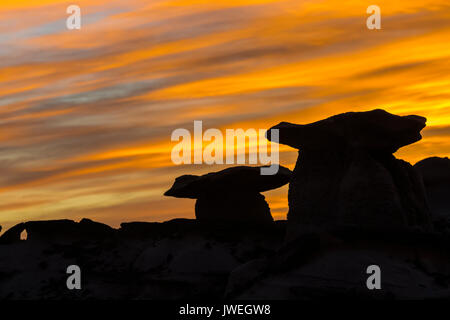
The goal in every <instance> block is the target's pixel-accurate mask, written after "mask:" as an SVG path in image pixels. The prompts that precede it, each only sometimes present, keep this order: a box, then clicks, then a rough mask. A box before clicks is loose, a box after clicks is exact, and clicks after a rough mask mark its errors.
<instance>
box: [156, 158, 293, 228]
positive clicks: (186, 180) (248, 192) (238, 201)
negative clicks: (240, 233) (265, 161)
mask: <svg viewBox="0 0 450 320" xmlns="http://www.w3.org/2000/svg"><path fill="white" fill-rule="evenodd" d="M260 168H261V167H246V166H238V167H231V168H227V169H224V170H222V171H218V172H212V173H208V174H205V175H203V176H194V175H183V176H181V177H178V178H176V179H175V182H174V184H173V186H172V187H171V188H170V189H169V190H168V191H166V193H164V195H165V196H171V197H177V198H191V199H197V201H196V203H195V216H196V218H197V219H198V220H205V221H208V220H222V221H240V222H261V223H266V222H272V221H273V218H272V215H271V214H270V208H269V205H268V204H267V202H266V201H265V200H264V196H263V195H262V194H261V193H260V192H264V191H268V190H271V189H275V188H279V187H281V186H283V185H285V184H286V183H288V182H289V179H290V177H291V171H290V170H289V169H287V168H285V167H282V166H280V168H279V170H278V173H276V174H275V175H261V172H260Z"/></svg>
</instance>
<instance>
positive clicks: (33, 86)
mask: <svg viewBox="0 0 450 320" xmlns="http://www.w3.org/2000/svg"><path fill="white" fill-rule="evenodd" d="M70 4H72V2H68V1H58V0H39V1H37V0H36V1H35V0H20V1H8V2H7V3H2V4H1V5H0V190H1V193H0V224H1V225H2V226H3V227H8V226H11V225H12V224H14V223H17V222H20V221H25V220H30V219H53V218H66V217H67V218H73V219H78V218H82V217H89V218H92V219H97V220H101V221H104V222H107V223H111V224H113V225H117V224H118V223H119V222H121V221H131V220H165V219H169V218H174V217H193V202H192V201H191V200H174V199H165V198H164V197H163V196H162V193H163V191H164V190H165V189H167V188H168V187H169V186H170V185H171V183H172V181H173V179H174V178H175V177H176V176H178V175H181V174H184V173H198V174H200V173H206V172H208V171H211V170H219V169H221V168H222V167H218V166H216V167H209V166H194V165H192V166H181V167H175V166H174V165H173V164H172V163H171V161H170V150H171V147H172V146H173V144H172V143H171V141H170V135H171V132H172V131H173V130H174V129H175V128H187V129H191V128H192V125H193V121H194V120H203V123H204V127H205V129H207V128H212V127H214V128H220V129H225V128H244V129H246V128H269V127H271V126H272V125H273V124H276V123H278V122H279V121H290V122H297V123H308V122H312V121H316V120H319V119H322V118H324V117H328V116H331V115H333V114H337V113H341V112H345V111H361V110H370V109H374V108H384V109H387V110H388V111H390V112H393V113H397V114H402V115H404V114H420V115H423V116H425V117H427V118H428V122H427V124H428V126H427V128H426V129H425V130H424V132H423V136H424V139H423V140H422V141H420V142H419V143H416V144H413V145H411V146H408V147H405V148H402V149H401V150H400V151H399V152H398V154H397V156H398V157H401V158H404V159H405V160H408V161H410V162H412V163H415V162H416V161H418V160H420V159H422V158H424V157H427V156H433V155H436V156H448V155H449V153H450V139H449V135H450V130H449V127H450V99H449V98H450V89H449V88H450V86H449V84H450V64H449V63H448V61H449V58H450V43H449V41H448V39H450V5H449V4H448V3H447V1H444V0H430V1H418V0H413V1H396V2H394V1H385V0H383V1H378V2H377V5H378V6H380V8H381V14H382V30H379V31H370V30H367V29H366V27H365V19H366V16H367V15H366V13H365V11H366V4H364V3H361V2H360V1H345V2H341V1H335V0H327V1H312V0H311V1H269V0H259V1H258V0H248V1H245V0H244V1H229V0H228V1H225V0H224V1H214V2H212V1H203V0H186V1H183V0H180V1H163V0H153V1H145V0H127V1H125V0H115V1H106V0H89V1H88V0H80V1H77V4H78V5H79V6H80V7H81V10H82V29H81V30H79V31H70V30H66V29H65V19H66V18H67V14H66V8H67V6H68V5H70ZM281 151H282V155H281V161H282V164H283V165H287V166H288V167H290V168H293V166H294V164H295V159H296V150H292V149H290V148H288V147H285V146H282V147H281ZM286 195H287V188H286V187H284V188H281V189H279V190H275V191H271V192H268V193H267V195H266V196H267V198H268V199H269V201H270V204H271V207H272V212H273V214H274V216H275V217H276V218H284V217H285V215H286V212H287V200H286Z"/></svg>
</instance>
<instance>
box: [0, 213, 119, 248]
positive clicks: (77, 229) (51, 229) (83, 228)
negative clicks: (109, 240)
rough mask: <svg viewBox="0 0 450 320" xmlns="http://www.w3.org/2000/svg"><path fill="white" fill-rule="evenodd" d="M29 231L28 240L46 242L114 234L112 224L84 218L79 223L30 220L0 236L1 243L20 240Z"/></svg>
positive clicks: (99, 237)
mask: <svg viewBox="0 0 450 320" xmlns="http://www.w3.org/2000/svg"><path fill="white" fill-rule="evenodd" d="M24 230H25V231H27V240H33V241H44V242H53V241H58V242H73V241H77V240H84V239H91V240H92V239H101V238H103V237H105V236H109V235H112V234H113V233H114V231H115V230H114V229H112V228H111V227H110V226H108V225H106V224H103V223H99V222H94V221H92V220H90V219H82V220H81V221H80V222H79V223H76V222H74V221H72V220H66V219H64V220H49V221H29V222H25V223H19V224H17V225H15V226H14V227H12V228H10V229H9V230H7V231H5V233H4V234H3V235H2V236H1V237H0V244H8V243H15V242H20V234H21V233H22V232H23V231H24Z"/></svg>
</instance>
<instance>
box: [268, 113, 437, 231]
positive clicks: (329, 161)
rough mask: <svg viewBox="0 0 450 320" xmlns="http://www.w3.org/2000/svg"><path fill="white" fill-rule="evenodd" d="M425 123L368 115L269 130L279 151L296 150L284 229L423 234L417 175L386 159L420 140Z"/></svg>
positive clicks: (425, 220)
mask: <svg viewBox="0 0 450 320" xmlns="http://www.w3.org/2000/svg"><path fill="white" fill-rule="evenodd" d="M425 122H426V119H425V118H423V117H419V116H413V115H412V116H403V117H401V116H397V115H393V114H390V113H388V112H386V111H384V110H372V111H367V112H348V113H343V114H339V115H336V116H333V117H330V118H328V119H325V120H321V121H318V122H314V123H311V124H306V125H296V124H290V123H286V122H282V123H280V124H278V125H276V126H274V127H272V128H271V129H279V140H280V143H283V144H287V145H289V146H292V147H294V148H298V149H300V152H299V157H298V159H297V163H296V166H295V169H294V171H293V175H292V178H291V182H290V185H289V214H288V220H289V221H290V222H292V223H291V225H294V224H298V223H300V224H311V225H317V226H342V225H354V226H368V227H383V228H384V227H390V228H395V227H420V228H425V229H426V228H429V227H430V225H431V224H430V218H429V212H428V208H427V204H426V198H425V193H424V188H423V184H422V182H421V179H420V178H419V175H418V174H417V172H416V171H415V170H414V168H413V167H412V166H411V165H410V164H409V163H407V162H405V161H402V160H397V159H396V158H395V157H394V156H393V155H392V153H393V152H395V151H397V150H398V149H399V148H400V147H402V146H405V145H407V144H411V143H414V142H416V141H418V140H420V139H421V135H420V131H421V129H422V128H424V127H425ZM267 138H268V139H269V140H270V139H271V135H270V131H268V134H267ZM294 229H295V228H294Z"/></svg>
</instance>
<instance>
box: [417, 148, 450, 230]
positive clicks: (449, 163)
mask: <svg viewBox="0 0 450 320" xmlns="http://www.w3.org/2000/svg"><path fill="white" fill-rule="evenodd" d="M414 168H416V169H417V170H418V171H419V172H420V173H421V175H422V177H423V182H424V184H425V189H426V193H427V198H428V205H429V206H430V210H431V213H432V216H433V222H434V226H435V228H436V229H437V230H440V231H443V230H448V231H450V159H449V158H447V157H446V158H439V157H431V158H426V159H423V160H421V161H419V162H417V163H416V164H415V165H414Z"/></svg>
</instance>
